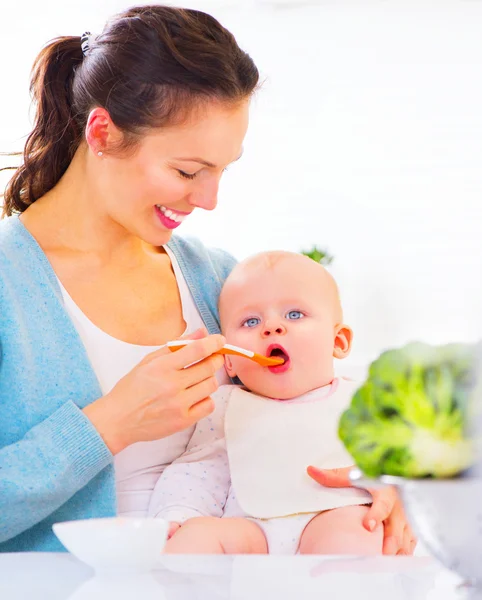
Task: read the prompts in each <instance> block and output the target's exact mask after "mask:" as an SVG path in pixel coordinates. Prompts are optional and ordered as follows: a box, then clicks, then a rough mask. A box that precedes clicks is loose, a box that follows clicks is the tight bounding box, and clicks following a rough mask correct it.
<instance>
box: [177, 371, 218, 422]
mask: <svg viewBox="0 0 482 600" xmlns="http://www.w3.org/2000/svg"><path fill="white" fill-rule="evenodd" d="M218 387H219V384H218V381H217V379H216V377H214V376H213V377H209V378H208V379H205V380H204V381H201V382H200V383H197V384H196V385H193V386H191V387H190V388H188V389H187V390H185V391H184V392H183V394H182V403H183V405H184V406H185V410H186V411H187V414H188V415H189V419H190V420H193V419H195V420H196V421H198V420H199V419H200V418H204V417H206V416H207V415H209V414H211V413H212V412H213V410H214V401H213V400H212V399H211V394H213V393H214V392H215V391H216V390H217V389H218ZM206 403H207V404H206ZM198 405H201V406H198ZM201 413H202V416H201V417H199V415H200V414H201Z"/></svg>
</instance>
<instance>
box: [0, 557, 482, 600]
mask: <svg viewBox="0 0 482 600" xmlns="http://www.w3.org/2000/svg"><path fill="white" fill-rule="evenodd" d="M461 583H462V582H461V580H460V578H459V577H458V576H456V575H454V574H452V573H450V572H449V571H447V570H445V569H443V568H442V567H440V566H439V565H438V564H437V563H435V562H434V561H433V560H432V559H430V558H427V557H376V558H363V559H362V558H350V557H319V556H295V557H292V556H290V557H277V556H163V557H162V559H161V565H160V566H159V568H158V569H156V570H155V571H152V572H150V573H146V574H139V575H128V574H126V573H112V574H111V575H109V576H95V575H94V573H93V571H92V570H91V569H90V568H89V567H87V566H86V565H84V564H82V563H81V562H79V561H77V560H76V559H75V558H73V557H72V556H70V555H69V554H42V553H31V554H30V553H27V554H0V598H1V600H100V599H102V600H109V599H110V598H112V600H128V599H129V600H130V599H132V600H245V599H246V600H248V599H249V600H288V599H290V600H291V599H293V600H325V599H326V600H332V599H333V600H335V599H337V600H338V599H341V600H342V599H345V598H353V599H356V600H377V599H380V600H381V599H383V600H385V599H386V600H468V599H469V598H470V599H471V600H472V598H474V597H475V595H474V594H473V593H472V592H471V591H470V590H468V589H467V588H465V587H463V586H461ZM477 598H479V596H477Z"/></svg>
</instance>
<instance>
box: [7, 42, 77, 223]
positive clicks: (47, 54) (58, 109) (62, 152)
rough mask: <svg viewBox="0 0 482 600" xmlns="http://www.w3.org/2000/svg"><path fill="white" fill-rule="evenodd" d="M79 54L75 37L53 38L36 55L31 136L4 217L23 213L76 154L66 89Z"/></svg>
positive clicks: (10, 185) (69, 94) (9, 189)
mask: <svg viewBox="0 0 482 600" xmlns="http://www.w3.org/2000/svg"><path fill="white" fill-rule="evenodd" d="M82 58H83V54H82V49H81V45H80V37H59V38H57V39H55V40H53V41H52V42H50V43H49V44H48V45H47V46H46V47H45V48H44V49H43V50H42V51H41V52H40V54H39V55H38V57H37V59H36V60H35V63H34V65H33V68H32V75H31V82H30V93H31V94H32V98H33V101H34V103H35V105H36V114H35V121H34V128H33V131H32V132H31V133H30V135H29V136H28V138H27V142H26V144H25V148H24V151H23V164H22V165H21V166H20V167H19V168H18V169H17V170H16V171H15V173H14V175H13V177H12V179H11V180H10V182H9V183H8V185H7V187H6V189H5V194H4V207H3V212H4V215H7V216H9V215H12V214H13V213H19V212H23V211H24V210H26V209H27V208H28V207H29V206H30V205H31V204H32V202H35V200H37V199H38V198H40V197H41V196H43V195H44V194H46V193H47V192H48V191H49V190H51V189H52V188H53V187H54V186H55V184H56V183H57V182H58V181H59V179H60V178H61V177H62V175H63V174H64V173H65V171H66V169H67V167H68V166H69V164H70V161H71V160H72V157H73V155H74V153H75V151H76V149H77V148H78V145H79V142H80V138H81V133H82V132H81V130H80V128H79V126H78V125H77V123H76V121H75V119H74V115H73V107H72V83H73V78H74V74H75V70H76V68H77V66H78V65H79V64H80V63H81V62H82Z"/></svg>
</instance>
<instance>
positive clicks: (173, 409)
mask: <svg viewBox="0 0 482 600" xmlns="http://www.w3.org/2000/svg"><path fill="white" fill-rule="evenodd" d="M187 337H188V338H190V339H193V338H194V339H195V341H193V342H192V344H187V345H186V346H185V347H184V348H181V349H180V350H177V351H176V352H171V351H170V350H169V348H167V347H166V346H164V347H163V348H160V349H159V350H157V351H155V352H152V353H151V354H148V355H147V356H146V357H145V358H144V359H143V360H142V361H141V362H140V363H139V364H138V365H137V366H136V367H135V368H134V369H132V371H130V372H129V373H128V374H127V375H126V376H125V377H123V378H122V379H121V380H120V381H119V382H118V383H117V385H116V386H115V387H114V388H113V389H112V390H111V391H110V392H109V393H108V394H106V395H105V396H103V397H102V398H99V400H96V401H95V402H93V403H92V404H90V405H89V406H87V407H86V408H85V409H84V413H85V414H86V416H87V417H88V418H89V419H90V420H91V422H92V424H93V425H94V427H95V428H96V429H97V431H98V432H99V434H100V435H101V436H102V438H103V439H104V442H105V444H106V445H107V447H108V448H109V450H110V451H111V452H112V454H117V453H118V452H120V451H121V450H123V449H124V448H126V447H127V446H129V445H130V444H133V443H135V442H147V441H152V440H157V439H160V438H164V437H167V436H169V435H172V434H173V433H177V432H178V431H182V430H183V429H187V428H188V427H191V426H192V425H193V424H194V423H196V422H197V421H199V420H200V419H202V418H204V417H206V416H207V415H209V414H210V413H211V412H212V411H213V410H214V403H213V401H212V399H211V397H210V394H212V393H213V392H214V391H216V390H217V388H218V382H217V380H216V376H215V374H216V371H217V370H218V369H220V368H221V367H222V366H223V365H224V358H223V356H221V355H218V354H214V353H215V352H217V351H218V350H220V349H221V348H222V346H223V345H224V343H225V341H226V340H225V338H224V337H223V336H221V335H207V332H206V331H205V330H199V331H197V332H196V333H195V334H192V335H191V336H187ZM199 338H201V339H199ZM184 339H185V338H184ZM193 363H195V364H193ZM185 367H187V368H185Z"/></svg>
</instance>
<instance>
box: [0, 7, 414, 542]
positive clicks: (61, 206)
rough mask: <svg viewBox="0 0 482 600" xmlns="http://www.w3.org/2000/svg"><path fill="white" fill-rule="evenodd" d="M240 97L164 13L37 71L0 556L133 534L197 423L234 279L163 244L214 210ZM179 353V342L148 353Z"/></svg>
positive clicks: (4, 356) (176, 16)
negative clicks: (79, 532)
mask: <svg viewBox="0 0 482 600" xmlns="http://www.w3.org/2000/svg"><path fill="white" fill-rule="evenodd" d="M257 84H258V71H257V69H256V66H255V65H254V63H253V61H252V60H251V58H250V57H249V56H248V55H247V54H246V53H245V52H243V51H242V50H241V49H240V48H239V47H238V46H237V44H236V42H235V40H234V38H233V36H232V35H231V34H230V33H229V32H228V31H226V30H225V29H224V28H223V27H222V26H221V25H220V24H219V23H218V22H217V21H216V20H215V19H213V18H212V17H210V16H209V15H206V14H204V13H201V12H198V11H193V10H181V9H175V8H168V7H162V6H144V7H138V8H133V9H130V10H128V11H126V12H124V13H122V14H120V15H118V16H117V17H115V18H114V19H112V20H111V21H110V22H109V23H108V24H107V25H106V27H105V29H104V31H103V33H102V34H101V35H100V36H99V37H98V38H96V39H93V38H92V37H89V36H85V38H82V39H81V38H79V37H63V38H58V39H56V40H54V41H53V42H51V43H50V44H49V45H48V46H47V47H46V48H45V49H44V50H43V51H42V52H41V53H40V55H39V57H38V58H37V60H36V62H35V65H34V70H33V76H32V90H33V93H34V98H35V100H36V102H37V114H36V120H35V127H34V130H33V131H32V133H31V135H30V137H29V138H28V140H27V144H26V147H25V151H24V164H23V165H22V167H20V168H19V169H18V170H17V171H16V173H15V174H14V176H13V179H12V180H11V181H10V183H9V185H8V187H7V190H6V193H5V213H6V215H7V217H8V218H7V219H5V220H3V221H2V222H0V281H1V287H0V303H1V306H2V310H1V313H0V343H1V350H2V353H1V363H0V400H1V404H0V407H1V412H2V416H1V419H2V429H1V431H0V448H1V450H0V465H1V470H0V515H2V516H1V524H0V551H27V550H48V551H51V550H62V549H63V548H62V547H61V545H60V544H59V543H58V542H57V540H56V539H55V537H54V536H53V534H52V531H51V525H52V524H53V523H55V522H57V521H63V520H69V519H81V518H90V517H102V516H112V515H115V514H141V515H142V514H145V512H146V508H147V504H148V499H149V494H150V492H151V491H152V489H153V487H154V484H155V481H156V480H157V478H158V477H159V475H160V473H161V472H162V470H163V468H164V467H165V466H166V465H167V464H169V463H170V462H172V461H173V460H174V459H175V458H176V457H178V456H179V455H180V454H182V452H183V451H184V449H185V448H186V445H187V442H188V440H189V437H190V435H191V433H192V430H193V429H192V428H193V425H194V423H196V422H197V421H198V420H199V419H201V418H203V417H205V416H206V415H208V414H209V413H210V412H211V411H212V410H213V405H212V400H211V398H210V394H211V393H212V392H213V391H214V390H215V389H216V388H217V385H218V383H220V382H221V383H225V382H227V381H228V378H227V376H226V374H225V373H224V370H222V369H221V366H222V364H223V359H222V358H221V357H220V356H217V355H214V353H215V352H216V351H217V350H218V349H219V348H220V347H221V346H222V345H223V343H224V342H225V340H224V338H223V337H222V336H221V335H219V326H218V316H217V309H216V305H217V296H218V293H219V290H220V287H221V284H222V282H223V281H224V279H225V278H226V276H227V274H228V273H229V271H230V270H231V268H232V266H233V264H234V260H233V259H232V258H231V257H230V256H229V255H227V254H226V253H224V252H221V251H213V250H207V249H206V248H204V247H203V246H202V245H201V244H200V243H198V242H194V241H191V242H187V241H185V240H182V239H181V238H173V237H171V236H172V231H173V230H174V229H175V228H176V227H178V226H179V225H180V224H181V222H182V221H183V220H184V219H185V218H188V216H189V214H190V213H191V212H192V211H193V210H194V209H195V208H202V209H205V210H212V209H214V208H215V206H216V201H217V190H218V185H219V181H220V178H221V176H222V173H223V170H224V169H225V168H226V166H227V165H229V164H230V163H231V162H233V161H235V160H237V159H238V158H239V156H240V155H241V153H242V143H243V139H244V136H245V134H246V129H247V126H248V110H249V102H250V98H251V96H252V94H253V92H254V91H255V89H256V87H257ZM18 213H20V216H18ZM204 327H205V328H207V331H208V332H209V334H210V335H207V331H206V330H205V329H204V330H203V328H204ZM183 335H188V336H190V337H191V338H195V342H193V343H192V344H190V345H189V346H188V347H186V348H184V349H183V350H180V351H178V352H176V353H175V354H170V353H169V351H168V350H167V349H166V348H164V347H162V346H163V344H164V343H165V342H166V341H167V340H172V339H176V338H179V337H180V336H183ZM193 363H195V364H193ZM189 365H191V366H189ZM187 366H189V368H185V367H187ZM139 464H141V465H142V472H141V473H139V468H138V467H139ZM134 471H135V472H136V477H137V479H136V484H135V491H134V492H133V491H132V485H129V486H127V485H125V484H126V482H127V481H128V480H129V478H130V477H132V476H133V475H132V474H133V473H134ZM327 476H329V475H327ZM124 488H129V490H130V491H129V492H128V493H127V492H126V489H124ZM387 498H388V500H387ZM392 500H393V501H390V498H389V496H388V494H385V495H383V494H381V495H380V496H375V501H374V504H373V508H372V510H373V511H374V513H373V514H374V515H376V514H378V515H379V518H381V517H380V514H379V513H380V510H381V509H382V508H383V506H384V505H385V504H387V502H388V511H386V512H387V515H385V516H388V519H389V523H390V522H393V523H394V524H395V525H396V527H398V528H399V529H401V530H402V531H403V529H404V528H405V529H406V523H405V520H404V517H403V514H402V515H400V514H398V515H397V512H396V510H393V508H394V507H395V508H396V506H398V505H397V504H396V503H395V502H394V497H393V498H392ZM392 537H393V536H392ZM398 537H399V540H398V544H395V545H396V551H405V552H409V551H410V544H405V545H404V544H403V536H400V535H399V536H398ZM409 537H410V539H411V537H412V536H409Z"/></svg>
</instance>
